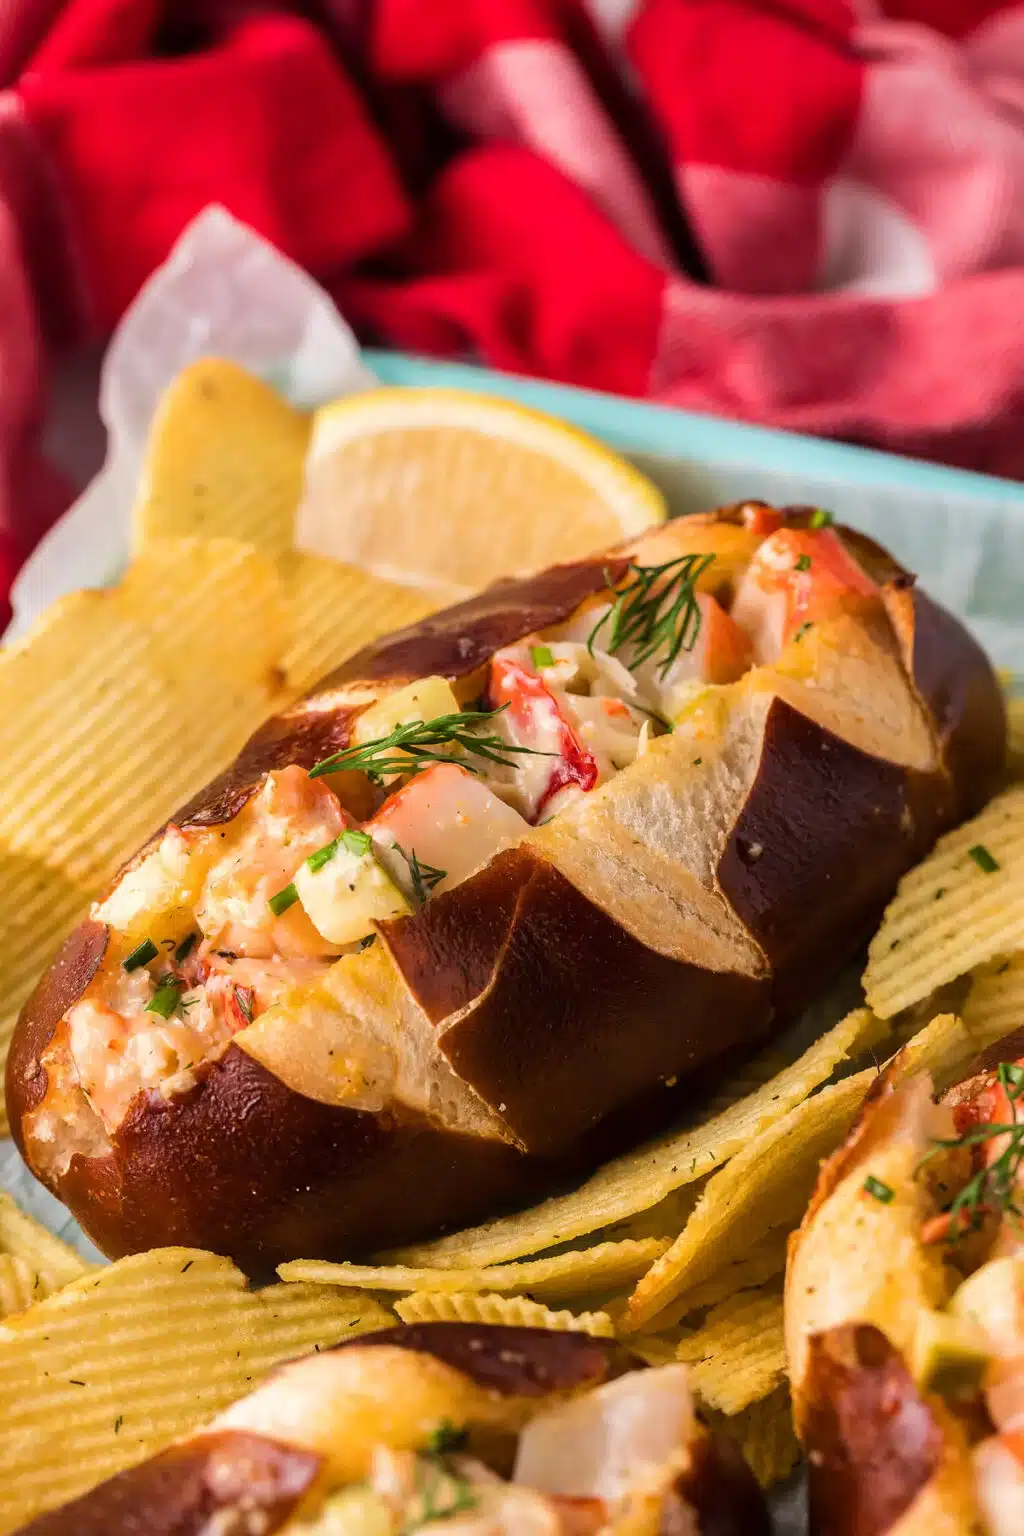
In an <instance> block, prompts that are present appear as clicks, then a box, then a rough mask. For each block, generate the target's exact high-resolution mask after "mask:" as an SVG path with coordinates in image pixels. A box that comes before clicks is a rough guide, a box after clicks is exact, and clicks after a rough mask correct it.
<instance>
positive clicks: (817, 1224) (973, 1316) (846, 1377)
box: [786, 1029, 1024, 1536]
mask: <svg viewBox="0 0 1024 1536" xmlns="http://www.w3.org/2000/svg"><path fill="white" fill-rule="evenodd" d="M1022 1212H1024V1029H1021V1030H1017V1031H1016V1032H1015V1033H1014V1034H1013V1035H1010V1036H1008V1037H1007V1038H1006V1039H1004V1040H1002V1041H1000V1042H999V1043H998V1044H997V1045H995V1046H994V1047H992V1048H990V1050H988V1051H987V1052H986V1053H985V1055H984V1056H983V1057H982V1058H981V1059H980V1060H979V1061H978V1062H977V1063H976V1064H975V1065H974V1067H973V1068H971V1069H970V1070H969V1072H968V1076H967V1077H966V1078H965V1079H964V1080H963V1081H962V1082H960V1083H958V1084H957V1085H956V1086H955V1087H953V1088H951V1089H950V1090H949V1091H948V1092H947V1093H945V1094H944V1095H942V1097H941V1098H940V1099H938V1101H936V1098H935V1096H934V1094H933V1092H932V1082H931V1079H930V1077H929V1075H928V1074H927V1073H918V1074H915V1075H913V1076H909V1077H908V1076H901V1075H900V1070H899V1058H898V1057H897V1058H896V1059H895V1061H894V1062H893V1063H891V1064H890V1066H889V1068H887V1070H886V1072H885V1073H884V1074H882V1076H880V1077H879V1079H878V1081H877V1082H876V1083H875V1084H874V1086H873V1087H872V1089H871V1091H870V1093H869V1095H868V1097H867V1099H866V1101H865V1103H864V1107H863V1109H862V1111H861V1115H860V1119H859V1121H858V1123H857V1124H856V1125H855V1127H854V1129H853V1131H852V1132H851V1134H850V1136H849V1138H848V1139H847V1141H846V1144H845V1145H844V1146H843V1147H842V1148H840V1150H839V1151H838V1152H837V1153H835V1155H834V1156H833V1157H832V1158H830V1159H829V1161H828V1162H826V1163H825V1164H824V1166H823V1167H822V1170H821V1174H820V1177H819V1180H818V1186H817V1189H816V1191H815V1194H814V1196H813V1198H812V1200H811V1204H810V1207H809V1209H808V1212H807V1215H806V1217H805V1218H804V1222H803V1225H802V1227H801V1229H800V1231H799V1233H797V1234H796V1235H795V1236H794V1237H793V1238H792V1239H791V1245H790V1253H789V1264H788V1267H787V1275H786V1343H787V1352H788V1355H789V1362H790V1371H791V1379H792V1387H793V1406H794V1411H795V1415H796V1421H797V1428H798V1430H799V1432H800V1437H801V1439H802V1440H803V1442H804V1445H805V1447H806V1449H807V1452H808V1459H809V1465H810V1493H811V1529H812V1530H814V1531H815V1532H819V1533H820V1536H939V1533H946V1532H949V1533H950V1536H1018V1533H1019V1532H1021V1531H1024V1215H1022Z"/></svg>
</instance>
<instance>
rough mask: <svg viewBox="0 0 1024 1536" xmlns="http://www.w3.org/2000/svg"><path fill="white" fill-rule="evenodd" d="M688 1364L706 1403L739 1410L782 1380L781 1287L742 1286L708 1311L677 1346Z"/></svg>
mask: <svg viewBox="0 0 1024 1536" xmlns="http://www.w3.org/2000/svg"><path fill="white" fill-rule="evenodd" d="M676 1356H677V1358H678V1359H679V1360H682V1361H684V1362H685V1363H686V1364H687V1365H688V1366H689V1378H690V1385H691V1386H692V1387H693V1390H694V1391H695V1392H696V1394H697V1396H698V1397H699V1398H700V1400H701V1402H702V1403H704V1404H706V1405H707V1406H708V1407H709V1408H717V1409H719V1410H720V1411H721V1412H722V1413H729V1414H733V1413H740V1412H741V1411H742V1410H743V1409H744V1408H747V1407H749V1406H750V1404H751V1403H756V1402H759V1401H760V1400H761V1398H763V1397H767V1396H768V1395H769V1393H771V1392H774V1390H775V1388H776V1387H777V1386H778V1385H779V1384H780V1382H782V1380H783V1379H784V1377H785V1374H786V1341H785V1339H784V1337H783V1328H782V1288H781V1286H776V1287H774V1288H773V1289H772V1290H770V1291H767V1292H762V1291H741V1292H740V1294H739V1295H738V1296H730V1297H729V1299H728V1300H727V1301H723V1302H720V1303H719V1305H718V1306H717V1307H713V1308H712V1309H711V1311H710V1312H709V1313H708V1315H707V1317H706V1318H705V1320H704V1322H703V1323H702V1324H701V1325H700V1327H699V1328H696V1329H695V1330H694V1331H693V1333H691V1334H689V1335H688V1336H686V1337H684V1338H683V1339H682V1340H681V1341H680V1344H679V1347H678V1349H677V1351H676Z"/></svg>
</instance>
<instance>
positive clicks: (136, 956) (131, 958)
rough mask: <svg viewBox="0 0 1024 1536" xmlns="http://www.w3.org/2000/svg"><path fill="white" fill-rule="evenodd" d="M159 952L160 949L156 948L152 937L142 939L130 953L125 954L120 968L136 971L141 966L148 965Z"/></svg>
mask: <svg viewBox="0 0 1024 1536" xmlns="http://www.w3.org/2000/svg"><path fill="white" fill-rule="evenodd" d="M159 953H160V951H159V950H158V949H157V947H156V945H155V944H154V943H153V940H152V939H143V941H142V943H141V944H138V945H136V947H135V948H134V949H133V950H132V952H131V954H130V955H126V956H125V959H124V960H123V961H122V965H121V969H122V970H125V971H137V970H139V969H140V967H141V966H143V965H148V964H149V962H150V961H151V960H155V959H156V957H157V955H158V954H159Z"/></svg>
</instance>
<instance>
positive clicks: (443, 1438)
mask: <svg viewBox="0 0 1024 1536" xmlns="http://www.w3.org/2000/svg"><path fill="white" fill-rule="evenodd" d="M468 1438H469V1431H468V1430H467V1429H465V1428H462V1429H460V1428H459V1426H458V1425H457V1424H453V1423H452V1421H451V1419H442V1420H441V1422H440V1424H438V1426H437V1428H436V1429H432V1430H431V1432H430V1438H429V1440H428V1441H427V1451H428V1452H429V1454H430V1455H431V1456H447V1455H449V1454H450V1452H452V1451H461V1450H462V1448H463V1446H464V1445H465V1443H466V1441H467V1439H468Z"/></svg>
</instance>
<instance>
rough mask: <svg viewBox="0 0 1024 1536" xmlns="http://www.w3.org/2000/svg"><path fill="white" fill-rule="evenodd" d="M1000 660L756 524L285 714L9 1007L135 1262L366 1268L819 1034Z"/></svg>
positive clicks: (990, 780) (824, 544)
mask: <svg viewBox="0 0 1024 1536" xmlns="http://www.w3.org/2000/svg"><path fill="white" fill-rule="evenodd" d="M1004 738H1005V733H1004V719H1003V707H1002V702H1001V694H1000V690H999V687H998V684H997V682H996V679H995V678H994V676H993V673H992V670H991V668H990V667H989V665H988V662H987V661H986V659H985V657H984V655H983V654H982V652H981V651H980V650H979V649H978V647H977V645H976V644H975V643H974V641H973V640H972V639H971V638H970V636H969V635H968V634H967V632H966V631H965V630H964V629H963V628H962V627H961V626H960V624H959V623H957V621H955V620H954V619H952V618H950V617H949V616H948V615H946V614H944V613H943V612H942V610H941V609H939V608H937V607H936V606H935V605H934V604H933V603H931V602H930V600H929V599H928V598H927V597H926V596H924V594H922V593H920V592H918V591H917V589H916V588H915V587H914V584H913V581H912V579H911V578H910V577H909V576H907V574H906V573H905V572H903V571H902V570H901V569H900V568H899V567H898V566H897V565H896V564H895V562H894V561H893V560H892V559H891V558H890V557H889V556H888V555H887V554H886V553H885V552H884V551H883V550H881V549H879V548H878V546H877V545H874V544H873V543H872V542H871V541H870V540H867V539H865V538H863V537H862V536H860V535H856V534H853V533H850V532H849V531H848V530H844V529H842V528H840V527H838V526H836V525H834V524H833V523H832V521H831V519H830V518H829V516H828V515H827V514H825V513H823V512H821V511H820V510H817V509H813V508H808V509H789V510H788V511H779V510H777V509H775V508H771V507H767V506H765V505H763V504H761V503H750V504H744V505H743V506H739V507H734V508H730V509H727V510H725V511H723V512H719V513H715V514H711V515H708V516H703V517H693V518H687V519H683V520H679V521H677V522H674V523H670V524H668V525H667V526H665V527H661V528H658V529H655V530H652V531H651V532H650V533H648V534H647V535H645V536H644V537H642V538H640V539H638V540H636V541H635V542H634V543H632V544H631V545H629V546H627V547H624V548H621V549H615V550H612V551H610V552H609V553H607V554H605V555H603V556H600V557H595V558H594V559H592V560H588V561H583V562H581V563H578V564H575V565H566V566H558V567H555V568H553V569H552V570H549V571H546V572H544V573H543V574H541V575H539V576H535V577H530V578H525V579H522V580H511V581H506V582H502V583H499V584H498V585H496V586H494V587H492V588H489V589H488V590H487V591H486V592H484V593H482V594H480V595H479V596H478V597H476V598H473V599H472V600H471V601H469V602H466V603H462V604H460V605H458V606H457V607H455V608H451V609H449V610H447V611H446V612H443V613H440V614H437V615H435V616H433V617H432V618H429V619H427V620H425V621H424V622H422V623H421V624H419V625H416V626H414V627H413V628H411V629H409V630H405V631H402V632H401V633H399V634H397V635H393V636H391V637H389V638H386V639H384V640H381V641H379V642H377V643H376V644H375V645H373V646H371V647H370V648H368V649H367V650H365V651H362V652H360V653H359V654H358V655H356V656H354V657H353V658H352V659H351V660H350V661H349V662H348V663H346V665H345V666H343V667H342V668H341V669H340V670H339V671H338V672H336V673H334V674H333V675H332V676H330V677H328V678H326V679H324V681H323V682H322V683H321V684H320V685H319V686H318V687H317V688H316V689H314V690H313V692H312V693H311V694H310V695H309V696H308V697H307V698H306V699H304V700H302V701H301V702H299V703H298V704H296V705H294V706H293V707H292V708H290V709H289V710H287V711H285V712H284V713H283V714H281V715H278V716H276V717H274V718H273V719H272V720H270V721H269V722H268V723H267V724H266V725H265V726H264V727H263V729H262V730H260V731H259V732H257V734H256V735H255V736H254V737H253V738H252V740H251V741H250V742H249V743H248V745H247V746H246V747H245V748H244V749H243V751H242V753H241V754H240V756H239V758H238V759H237V761H236V762H235V763H234V764H233V765H232V766H231V767H230V768H228V769H227V770H226V772H225V773H224V774H222V775H221V776H220V777H219V778H218V779H217V780H215V781H214V783H213V784H211V785H210V786H208V787H207V789H206V790H204V791H203V792H202V793H201V794H199V795H198V796H197V797H196V798H195V799H194V800H193V801H192V802H191V803H190V804H189V805H188V806H186V807H184V808H183V810H182V811H181V812H180V813H179V814H178V815H177V816H176V817H175V818H174V819H173V821H172V822H170V823H169V824H168V825H167V826H166V827H165V828H163V829H162V830H161V831H160V832H158V833H157V835H156V836H155V837H154V838H153V840H152V841H151V842H150V843H149V844H147V845H146V847H144V848H143V849H142V850H141V852H140V853H139V854H137V855H136V857H135V858H134V859H133V860H132V861H131V862H130V863H129V864H128V865H127V866H126V868H125V869H124V870H122V872H121V873H120V874H119V875H118V877H117V879H116V880H115V881H114V883H113V885H112V886H111V888H110V889H109V890H108V891H107V892H106V893H105V894H104V895H103V896H102V897H101V898H100V900H98V901H97V902H96V903H95V904H94V906H93V909H92V912H91V915H90V917H89V918H88V920H87V921H86V922H85V923H83V924H82V926H81V927H80V928H79V929H78V930H77V932H76V933H75V934H73V935H72V937H71V939H70V940H69V941H68V943H67V945H66V946H65V948H64V950H63V951H62V952H61V954H60V955H59V956H58V957H57V959H56V961H55V962H54V964H53V966H52V968H51V970H50V971H49V973H48V974H47V976H45V977H44V978H43V980H42V982H41V983H40V985H39V987H38V989H37V991H36V993H35V994H34V996H33V997H32V999H31V1000H30V1001H29V1003H28V1004H27V1005H26V1007H25V1009H24V1012H23V1014H22V1017H21V1020H20V1023H19V1025H18V1029H17V1031H16V1035H15V1040H14V1043H13V1047H12V1050H11V1054H10V1059H9V1065H8V1074H7V1095H8V1104H9V1106H10V1112H11V1119H12V1124H13V1126H14V1131H15V1135H16V1137H17V1139H18V1142H19V1145H20V1147H21V1148H22V1150H23V1152H24V1154H25V1157H26V1159H27V1161H28V1163H29V1165H30V1167H31V1168H32V1169H33V1171H34V1172H35V1173H36V1174H37V1175H38V1177H40V1178H41V1179H42V1180H43V1181H44V1182H45V1183H46V1184H47V1185H48V1186H49V1187H50V1188H51V1189H53V1190H54V1191H55V1192H56V1193H57V1194H58V1195H59V1196H60V1197H61V1198H62V1199H63V1200H65V1201H66V1202H67V1204H68V1205H69V1206H70V1207H71V1209H72V1210H73V1211H74V1213H75V1215H76V1216H77V1217H78V1218H79V1220H80V1221H81V1223H82V1225H83V1226H84V1227H85V1229H86V1230H87V1231H88V1232H89V1234H90V1236H91V1237H93V1239H94V1240H95V1241H96V1242H97V1243H98V1245H99V1246H100V1247H101V1248H102V1249H103V1250H104V1251H105V1252H107V1253H109V1254H111V1255H117V1254H123V1253H125V1252H128V1251H132V1250H137V1249H142V1248H147V1247H153V1246H161V1245H166V1244H187V1245H192V1246H203V1247H207V1248H212V1249H214V1250H216V1251H218V1252H222V1253H227V1254H230V1255H232V1256H233V1257H235V1258H236V1259H237V1260H238V1261H239V1262H240V1263H242V1264H243V1265H244V1266H246V1267H247V1268H249V1269H250V1270H267V1269H269V1268H270V1266H271V1265H272V1264H274V1263H276V1262H278V1261H279V1260H282V1259H287V1258H291V1257H294V1256H295V1255H296V1254H304V1255H307V1256H325V1257H333V1256H339V1257H351V1256H353V1255H354V1254H358V1253H359V1252H364V1251H367V1250H373V1249H379V1248H382V1247H386V1246H391V1245H395V1244H399V1243H402V1242H408V1241H410V1240H413V1239H415V1238H417V1237H420V1236H424V1235H428V1234H433V1233H436V1232H438V1231H439V1230H441V1229H443V1228H444V1227H446V1226H451V1225H453V1224H455V1223H459V1222H465V1221H469V1220H476V1219H479V1218H481V1217H483V1216H485V1215H489V1214H494V1213H496V1212H497V1211H498V1210H499V1209H500V1208H502V1207H506V1206H509V1205H511V1204H512V1203H515V1202H517V1201H518V1202H521V1201H523V1200H524V1199H526V1198H529V1197H536V1196H537V1195H538V1194H539V1193H541V1192H543V1191H544V1190H545V1189H548V1188H551V1187H553V1186H554V1185H555V1184H556V1183H558V1182H559V1181H564V1180H565V1179H566V1178H567V1177H569V1176H570V1175H572V1174H575V1173H578V1172H580V1171H581V1170H584V1169H585V1168H587V1167H589V1166H593V1165H594V1163H595V1162H596V1161H598V1160H599V1159H600V1158H601V1157H604V1156H607V1155H608V1154H609V1153H610V1152H612V1151H615V1150H618V1149H620V1148H622V1147H623V1146H625V1145H628V1144H629V1143H630V1142H631V1141H632V1142H635V1141H636V1140H637V1139H638V1138H639V1137H641V1136H642V1135H646V1134H649V1133H650V1132H651V1130H653V1129H654V1128H656V1127H657V1126H659V1125H660V1124H662V1123H664V1122H665V1121H666V1119H667V1118H668V1117H669V1115H671V1114H672V1113H674V1112H676V1110H677V1109H678V1107H679V1104H680V1101H681V1100H682V1099H684V1098H686V1097H687V1096H689V1098H691V1099H692V1098H693V1096H694V1094H695V1093H696V1091H697V1085H699V1086H700V1091H702V1092H706V1091H708V1088H709V1085H710V1084H711V1083H712V1082H713V1080H714V1077H715V1074H716V1073H718V1074H720V1073H721V1072H722V1071H723V1070H724V1068H725V1065H726V1064H727V1063H730V1062H732V1061H734V1060H735V1059H736V1057H737V1056H738V1055H740V1056H741V1055H742V1054H743V1053H746V1052H749V1051H750V1050H751V1049H752V1048H754V1047H755V1046H757V1045H758V1044H760V1043H761V1042H762V1041H764V1040H765V1039H766V1038H767V1037H769V1036H770V1035H771V1034H772V1033H773V1032H775V1031H777V1030H778V1029H780V1028H781V1027H782V1026H783V1025H784V1024H785V1023H786V1022H787V1020H788V1019H789V1018H791V1017H792V1016H793V1015H794V1014H795V1013H796V1012H797V1011H798V1010H799V1009H801V1008H802V1007H804V1006H805V1005H806V1004H807V1003H808V1002H809V1001H810V1000H811V999H812V998H813V997H814V995H815V994H816V993H817V992H818V990H819V989H820V988H821V987H822V986H823V985H824V984H825V982H826V981H827V980H828V979H829V978H830V976H831V975H832V974H833V973H834V972H835V971H836V970H837V968H838V967H839V966H840V965H841V964H842V963H843V962H844V961H845V960H846V959H847V958H848V957H849V956H850V955H851V954H852V953H853V952H854V950H855V949H856V947H857V945H858V944H859V943H860V942H861V941H862V940H863V939H864V938H865V937H866V936H867V934H868V933H869V932H870V930H871V928H872V927H873V925H874V923H875V921H876V919H877V917H878V916H879V915H880V912H881V910H882V908H883V906H884V904H885V902H886V900H887V899H888V898H889V896H890V895H891V894H892V891H893V889H894V888H895V885H896V882H897V881H898V879H899V877H900V875H901V874H902V873H903V872H904V870H905V869H906V868H907V867H908V865H909V864H910V863H911V862H912V861H913V860H914V859H915V858H916V857H918V856H919V855H920V854H921V853H922V852H924V851H925V850H926V849H927V848H928V846H929V845H930V844H931V842H932V841H933V840H934V838H935V837H936V835H937V834H938V832H939V831H941V830H942V829H944V828H945V827H947V826H949V825H950V824H951V823H952V822H953V821H954V820H955V819H956V818H957V817H959V816H962V815H964V814H967V813H968V812H969V811H970V810H972V809H974V808H975V807H976V806H977V805H978V804H979V803H980V802H981V801H982V800H983V799H984V798H985V796H986V795H987V793H988V792H989V790H990V788H991V787H992V785H993V784H994V782H995V780H996V778H997V777H998V775H999V772H1000V770H1001V764H1002V756H1003V749H1004Z"/></svg>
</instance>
